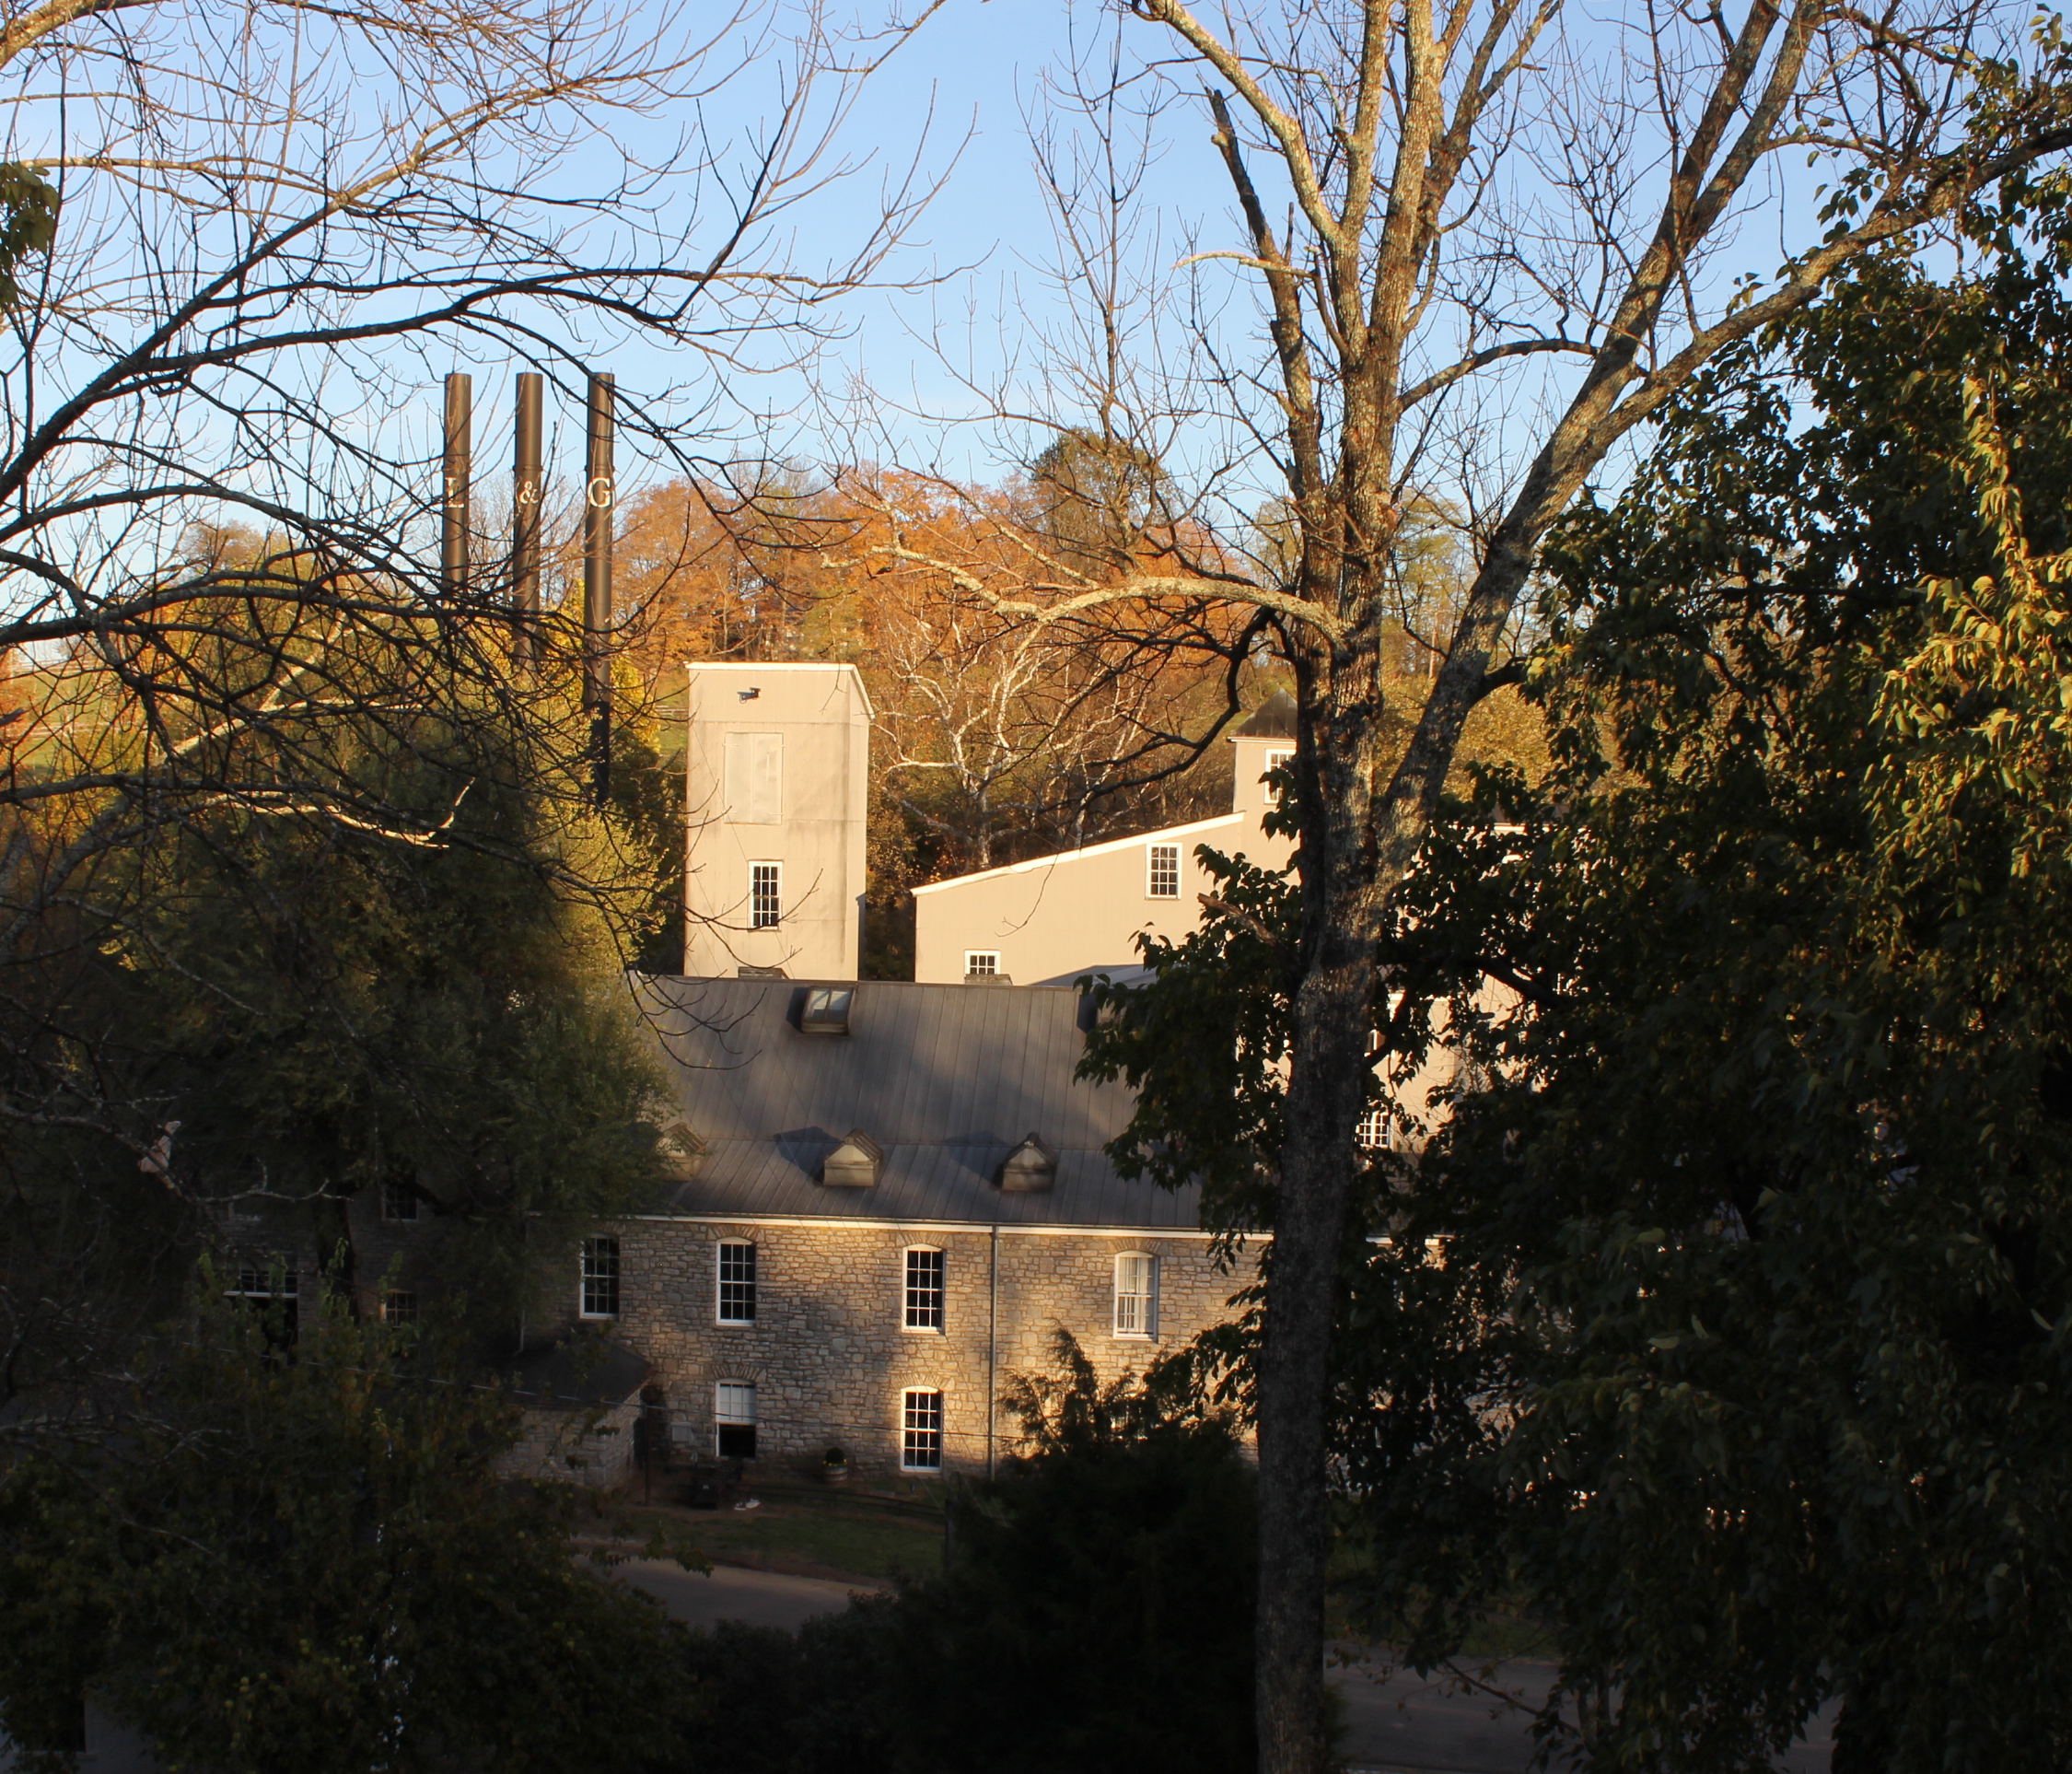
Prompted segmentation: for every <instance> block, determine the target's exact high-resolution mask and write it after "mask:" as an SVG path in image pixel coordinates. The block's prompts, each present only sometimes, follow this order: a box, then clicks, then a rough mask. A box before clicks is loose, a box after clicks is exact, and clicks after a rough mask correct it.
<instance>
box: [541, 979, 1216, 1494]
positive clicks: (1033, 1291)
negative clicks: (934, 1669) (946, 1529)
mask: <svg viewBox="0 0 2072 1774" xmlns="http://www.w3.org/2000/svg"><path fill="white" fill-rule="evenodd" d="M646 989H647V990H648V992H649V994H650V997H651V1008H652V1010H653V1012H654V1014H655V1016H656V1019H657V1022H658V1029H659V1032H660V1033H661V1037H662V1040H663V1043H664V1045H665V1047H666V1049H667V1051H668V1053H669V1059H670V1063H671V1068H672V1073H673V1077H674V1080H675V1086H676V1093H677V1109H678V1112H679V1117H680V1118H679V1119H678V1120H677V1122H676V1123H675V1125H674V1126H673V1127H672V1128H671V1130H670V1138H671V1142H672V1145H673V1148H674V1150H675V1152H676V1154H677V1160H676V1161H677V1166H678V1170H679V1173H680V1180H679V1181H677V1182H676V1184H675V1185H674V1186H673V1187H671V1188H670V1189H669V1192H668V1194H667V1196H666V1197H665V1198H663V1199H661V1200H659V1201H658V1202H656V1203H655V1204H654V1206H653V1207H652V1208H651V1209H650V1210H649V1211H647V1212H645V1213H641V1214H636V1215H634V1216H632V1217H630V1218H627V1219H624V1220H618V1221H614V1222H609V1223H605V1224H600V1225H599V1226H598V1227H597V1228H595V1229H594V1231H592V1233H591V1234H590V1236H588V1237H587V1238H585V1239H584V1240H583V1241H582V1243H581V1248H580V1249H572V1250H570V1251H568V1252H567V1253H566V1256H565V1275H566V1278H567V1291H566V1295H565V1298H566V1301H567V1314H566V1319H565V1323H564V1325H562V1326H561V1328H562V1329H563V1330H564V1331H568V1332H573V1331H577V1330H580V1329H581V1328H582V1327H583V1326H584V1325H592V1326H595V1327H596V1328H597V1329H598V1330H599V1331H600V1332H605V1333H606V1334H608V1335H609V1336H611V1337H612V1338H613V1339H615V1340H616V1342H617V1343H618V1344H619V1345H621V1346H622V1347H623V1348H625V1349H627V1350H629V1351H631V1352H633V1353H634V1355H636V1356H637V1357H639V1358H640V1359H641V1360H643V1361H644V1362H645V1363H646V1365H647V1367H648V1368H649V1369H651V1370H652V1373H651V1380H650V1383H651V1384H652V1385H654V1386H657V1387H658V1388H659V1389H660V1394H661V1395H662V1397H663V1398H665V1399H666V1403H667V1408H668V1411H669V1418H670V1424H671V1433H672V1437H673V1439H674V1441H675V1443H676V1446H677V1447H678V1449H679V1450H680V1452H681V1453H694V1454H700V1455H724V1456H730V1457H739V1458H742V1459H744V1460H753V1461H755V1462H758V1463H782V1464H785V1465H795V1464H796V1465H819V1464H820V1463H821V1460H822V1459H823V1458H824V1456H825V1453H826V1452H827V1450H829V1449H830V1448H840V1449H842V1450H843V1452H844V1454H845V1456H846V1458H847V1461H848V1463H849V1465H850V1466H851V1468H852V1469H853V1470H858V1471H862V1472H867V1473H877V1474H879V1475H885V1474H893V1473H905V1474H907V1475H910V1476H932V1475H936V1474H939V1473H947V1472H960V1471H961V1472H967V1473H972V1472H982V1471H984V1470H985V1469H987V1467H988V1465H990V1464H991V1463H993V1462H994V1461H995V1459H996V1458H997V1456H998V1455H999V1454H1000V1453H1004V1452H1006V1451H1007V1450H1008V1449H1010V1448H1011V1447H1012V1445H1013V1443H1014V1441H1015V1440H1016V1439H1017V1425H1015V1424H1013V1423H1011V1422H1007V1421H1005V1420H1003V1419H1002V1418H1001V1416H1000V1413H999V1409H998V1404H997V1400H998V1396H999V1394H1000V1390H1001V1388H1002V1385H1003V1384H1004V1383H1005V1381H1006V1379H1007V1376H1008V1375H1010V1374H1011V1373H1013V1372H1015V1371H1029V1370H1036V1369H1047V1368H1048V1367H1049V1365H1050V1362H1051V1352H1052V1342H1053V1336H1054V1333H1055V1331H1056V1329H1057V1328H1058V1327H1059V1326H1063V1327H1064V1328H1065V1329H1067V1330H1069V1331H1070V1332H1071V1333H1072V1334H1073V1336H1075V1337H1076V1338H1077V1340H1078V1342H1079V1344H1080V1347H1081V1348H1083V1349H1084V1350H1085V1351H1086V1353H1087V1354H1088V1357H1090V1358H1091V1360H1093V1362H1094V1365H1095V1367H1096V1369H1097V1370H1098V1371H1100V1374H1101V1375H1102V1376H1103V1378H1104V1379H1105V1378H1111V1377H1114V1376H1116V1375H1119V1374H1121V1373H1123V1372H1124V1371H1136V1372H1139V1373H1141V1372H1142V1371H1144V1370H1145V1369H1146V1367H1147V1366H1148V1364H1149V1363H1150V1362H1151V1361H1152V1360H1155V1359H1156V1358H1157V1357H1158V1355H1160V1354H1161V1353H1164V1352H1166V1351H1168V1350H1170V1349H1173V1348H1178V1347H1179V1346H1181V1345H1182V1344H1184V1343H1185V1342H1187V1341H1188V1340H1189V1339H1190V1338H1192V1337H1193V1336H1194V1335H1195V1333H1196V1332H1197V1331H1199V1330H1201V1329H1203V1328H1204V1327H1205V1326H1206V1325H1210V1324H1213V1323H1216V1322H1217V1321H1219V1320H1220V1319H1222V1318H1223V1317H1224V1316H1226V1315H1227V1313H1228V1303H1227V1302H1228V1299H1229V1297H1230V1295H1231V1294H1232V1293H1234V1292H1235V1291H1236V1290H1238V1289H1239V1288H1240V1287H1241V1286H1243V1285H1245V1283H1246V1282H1247V1281H1248V1280H1249V1279H1250V1278H1251V1267H1252V1262H1251V1257H1250V1256H1249V1255H1248V1256H1244V1257H1240V1259H1239V1263H1238V1266H1237V1268H1236V1269H1235V1270H1233V1269H1231V1268H1229V1267H1226V1266H1219V1265H1218V1264H1217V1262H1216V1260H1215V1258H1214V1255H1213V1254H1212V1251H1211V1241H1210V1239H1209V1237H1208V1235H1207V1234H1206V1233H1205V1232H1204V1231H1202V1230H1201V1227H1200V1221H1199V1201H1198V1196H1197V1193H1196V1192H1195V1191H1193V1190H1192V1189H1188V1190H1182V1191H1180V1192H1178V1193H1169V1192H1168V1191H1166V1190H1164V1189H1161V1188H1158V1186H1156V1185H1151V1184H1147V1183H1133V1182H1129V1181H1126V1180H1125V1179H1123V1177H1121V1176H1119V1175H1118V1174H1117V1173H1116V1172H1115V1169H1114V1166H1113V1164H1112V1162H1111V1161H1109V1159H1108V1158H1107V1156H1106V1155H1105V1154H1104V1153H1103V1151H1102V1150H1101V1148H1102V1146H1103V1145H1104V1144H1105V1143H1106V1142H1107V1141H1108V1140H1110V1139H1112V1138H1114V1136H1115V1135H1116V1134H1117V1133H1119V1132H1120V1131H1121V1130H1122V1128H1123V1125H1124V1124H1125V1122H1126V1121H1127V1120H1128V1117H1129V1114H1130V1096H1129V1093H1128V1091H1126V1090H1124V1089H1123V1088H1121V1087H1119V1086H1114V1085H1095V1084H1088V1083H1083V1082H1080V1081H1077V1080H1075V1079H1074V1077H1073V1071H1074V1068H1075V1067H1076V1066H1077V1061H1078V1058H1079V1055H1080V1052H1081V1051H1082V1047H1083V1045H1084V1039H1085V1035H1084V1017H1085V1014H1086V1012H1085V1010H1084V1008H1083V1000H1082V999H1081V998H1080V996H1079V994H1078V993H1077V992H1075V991H1071V990H1068V989H1041V988H1038V989H1031V988H1025V987H1011V986H1009V987H989V986H963V985H956V986H940V985H909V984H905V983H895V982H890V981H878V980H867V981H864V982H861V983H857V982H856V981H853V980H849V981H833V982H827V983H814V982H809V981H801V982H792V981H786V980H776V979H768V978H748V979H739V978H736V979H694V978H681V979H658V980H653V981H650V982H648V985H647V988H646Z"/></svg>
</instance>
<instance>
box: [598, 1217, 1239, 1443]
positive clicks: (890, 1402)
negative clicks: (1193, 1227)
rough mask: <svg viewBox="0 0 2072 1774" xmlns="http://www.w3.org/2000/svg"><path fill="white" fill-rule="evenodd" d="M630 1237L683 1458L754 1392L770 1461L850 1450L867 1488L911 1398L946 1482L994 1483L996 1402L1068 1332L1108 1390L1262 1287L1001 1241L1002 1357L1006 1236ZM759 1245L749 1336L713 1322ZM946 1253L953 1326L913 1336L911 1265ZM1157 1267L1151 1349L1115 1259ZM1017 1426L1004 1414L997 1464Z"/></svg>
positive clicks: (643, 1347)
mask: <svg viewBox="0 0 2072 1774" xmlns="http://www.w3.org/2000/svg"><path fill="white" fill-rule="evenodd" d="M612 1230H613V1231H616V1232H617V1234H618V1237H619V1271H620V1275H619V1288H620V1319H619V1333H618V1334H619V1336H620V1338H621V1340H622V1341H623V1342H624V1343H626V1344H627V1345H628V1346H629V1347H630V1348H634V1349H635V1350H637V1351H638V1352H639V1353H640V1354H641V1355H643V1356H645V1357H646V1359H647V1360H649V1361H651V1362H653V1363H654V1364H655V1366H656V1369H657V1370H658V1371H657V1373H656V1376H655V1377H656V1379H657V1381H658V1382H659V1383H661V1385H662V1386H663V1387H664V1388H665V1390H666V1391H667V1394H668V1398H669V1413H670V1417H671V1418H672V1421H673V1425H674V1440H675V1441H676V1443H677V1445H678V1447H679V1448H680V1449H681V1450H684V1451H695V1452H696V1453H701V1454H704V1455H707V1456H709V1455H710V1454H711V1453H714V1452H715V1450H716V1422H715V1387H716V1384H717V1383H720V1382H723V1381H731V1382H746V1383H751V1384H752V1385H753V1386H754V1387H755V1389H756V1415H757V1419H758V1420H757V1426H756V1427H757V1434H756V1455H757V1461H758V1464H761V1465H768V1464H770V1463H782V1464H784V1465H817V1464H818V1463H819V1461H820V1459H821V1455H822V1454H823V1453H825V1451H826V1450H827V1449H828V1448H830V1447H835V1446H839V1447H841V1448H842V1449H843V1450H844V1452H845V1453H847V1454H848V1456H849V1461H850V1464H851V1466H852V1469H854V1470H856V1472H858V1473H859V1474H875V1475H879V1476H882V1475H885V1474H889V1473H897V1472H899V1471H900V1470H901V1465H902V1458H901V1434H902V1423H901V1415H902V1394H903V1393H904V1392H905V1391H906V1390H907V1389H908V1388H909V1387H928V1388H934V1389H937V1390H939V1391H940V1392H941V1393H942V1395H943V1454H944V1459H943V1469H944V1470H945V1471H949V1472H957V1471H963V1472H978V1471H983V1470H984V1467H985V1463H986V1433H987V1425H986V1400H987V1394H988V1391H989V1390H992V1391H994V1392H995V1394H996V1393H997V1390H998V1388H999V1386H1000V1385H1001V1384H1003V1383H1005V1380H1006V1378H1007V1375H1008V1374H1010V1373H1011V1372H1013V1371H1017V1370H1022V1371H1030V1370H1043V1371H1048V1370H1049V1368H1050V1366H1051V1347H1050V1346H1051V1339H1052V1336H1053V1331H1054V1329H1055V1327H1056V1326H1058V1325H1064V1326H1065V1328H1067V1329H1069V1330H1070V1331H1071V1332H1072V1334H1073V1335H1074V1336H1076V1337H1077V1339H1078V1341H1079V1344H1080V1347H1081V1348H1083V1349H1084V1350H1085V1351H1086V1353H1087V1355H1088V1357H1089V1358H1090V1359H1091V1360H1092V1361H1093V1362H1094V1364H1095V1366H1096V1368H1097V1370H1098V1371H1100V1375H1101V1377H1102V1378H1103V1380H1107V1379H1110V1378H1112V1377H1114V1376H1116V1375H1119V1374H1121V1373H1122V1372H1123V1371H1124V1370H1135V1371H1137V1372H1142V1371H1144V1369H1145V1368H1146V1367H1147V1365H1148V1364H1149V1362H1150V1361H1151V1360H1154V1359H1155V1358H1156V1357H1157V1356H1158V1355H1159V1354H1161V1353H1163V1352H1165V1351H1168V1350H1170V1349H1173V1348H1177V1347H1179V1346H1180V1345H1182V1344H1183V1343H1185V1342H1187V1341H1188V1340H1189V1339H1191V1338H1192V1337H1193V1336H1194V1335H1195V1333H1196V1332H1198V1331H1200V1330H1202V1329H1204V1328H1205V1327H1206V1326H1207V1325H1210V1324H1213V1323H1216V1322H1217V1321H1219V1320H1221V1319H1223V1318H1225V1317H1227V1316H1228V1305H1227V1301H1228V1299H1229V1297H1230V1295H1231V1294H1232V1293H1234V1292H1236V1291H1237V1290H1238V1289H1239V1288H1240V1287H1242V1286H1244V1285H1246V1283H1247V1282H1249V1281H1250V1279H1251V1268H1252V1266H1251V1262H1250V1261H1249V1260H1248V1261H1246V1262H1244V1263H1243V1264H1242V1265H1241V1267H1240V1271H1238V1272H1234V1273H1218V1272H1217V1271H1216V1269H1215V1267H1214V1266H1212V1264H1211V1263H1210V1261H1209V1247H1208V1242H1207V1241H1206V1240H1205V1239H1203V1238H1199V1237H1192V1238H1183V1237H1172V1236H1165V1237H1155V1236H1142V1235H1138V1234H1135V1233H1127V1232H1117V1233H1106V1232H1087V1231H1071V1232H1052V1231H1043V1232H1040V1233H1038V1232H1031V1231H1023V1230H1019V1229H1010V1228H1002V1230H1001V1232H1000V1235H999V1240H998V1263H999V1278H998V1308H997V1313H998V1315H997V1327H996V1339H997V1358H996V1360H995V1363H994V1366H993V1371H992V1373H991V1375H990V1384H989V1374H988V1346H989V1340H990V1337H989V1333H992V1332H994V1325H995V1320H994V1318H993V1311H994V1308H993V1294H992V1264H993V1260H994V1246H993V1240H992V1237H991V1235H990V1232H989V1231H988V1229H987V1228H984V1227H973V1228H958V1229H950V1230H945V1229H942V1228H937V1227H929V1228H920V1227H916V1228H913V1229H911V1230H905V1229H900V1228H896V1227H889V1226H867V1225H866V1226H858V1225H842V1224H829V1225H809V1224H798V1223H786V1224H768V1223H760V1222H756V1221H752V1220H738V1221H731V1222H724V1223H717V1222H707V1221H689V1220H623V1221H620V1222H618V1224H617V1225H616V1226H615V1227H613V1228H612ZM727 1239H740V1240H746V1241H748V1242H751V1243H753V1244H754V1245H755V1246H756V1266H757V1277H756V1281H757V1302H756V1318H755V1323H754V1324H753V1325H721V1324H719V1323H718V1322H717V1277H716V1272H717V1265H718V1251H717V1246H718V1244H719V1243H720V1242H721V1241H722V1240H727ZM914 1245H925V1246H930V1247H933V1248H937V1249H939V1250H941V1251H942V1252H943V1253H944V1290H945V1312H944V1325H943V1328H942V1330H940V1331H939V1332H938V1331H910V1330H907V1329H904V1328H903V1327H902V1320H903V1315H904V1285H905V1253H906V1251H907V1249H908V1248H909V1247H910V1246H914ZM1133 1252H1134V1253H1142V1254H1145V1255H1152V1256H1156V1257H1157V1258H1158V1313H1157V1317H1156V1321H1155V1325H1154V1332H1155V1334H1154V1335H1152V1336H1116V1335H1115V1333H1114V1266H1115V1265H1114V1259H1115V1258H1116V1257H1117V1256H1118V1255H1123V1254H1124V1253H1133ZM1015 1430H1016V1425H1015V1424H1014V1423H1013V1422H1012V1421H1011V1420H1009V1419H1008V1418H1007V1415H1006V1414H1005V1413H1004V1412H996V1413H995V1435H996V1437H997V1445H998V1448H999V1450H1000V1452H1003V1453H1005V1452H1008V1451H1010V1450H1011V1448H1012V1446H1013V1442H1014V1439H1015Z"/></svg>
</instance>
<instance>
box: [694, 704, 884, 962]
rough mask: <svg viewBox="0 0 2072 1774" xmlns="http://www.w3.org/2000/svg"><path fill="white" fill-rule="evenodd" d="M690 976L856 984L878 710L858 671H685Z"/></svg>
mask: <svg viewBox="0 0 2072 1774" xmlns="http://www.w3.org/2000/svg"><path fill="white" fill-rule="evenodd" d="M685 669H686V671H687V672H688V674H689V678H690V684H689V688H688V690H687V693H686V694H687V698H688V707H687V718H688V723H689V726H688V745H687V749H686V760H685V774H686V783H685V790H686V794H687V796H688V807H689V811H690V822H691V838H690V845H689V848H688V855H687V857H686V860H685V871H684V882H683V899H684V910H685V913H686V915H687V916H686V917H685V934H684V945H683V971H684V972H685V973H686V974H691V975H705V976H708V977H710V976H717V975H733V974H737V973H739V972H741V971H742V970H744V969H746V970H748V971H750V972H755V973H767V972H782V973H784V974H786V975H790V976H792V977H794V978H814V979H854V978H856V971H857V964H858V960H859V957H860V956H861V954H862V951H863V913H864V814H865V809H866V808H867V805H868V802H869V778H870V723H871V714H872V711H871V706H870V697H869V695H868V694H867V692H866V691H865V689H864V683H863V677H862V674H861V673H859V672H858V671H857V670H856V667H855V666H853V665H821V664H781V665H777V664H736V663H727V664H706V663H695V664H693V665H690V666H688V667H686V668H685Z"/></svg>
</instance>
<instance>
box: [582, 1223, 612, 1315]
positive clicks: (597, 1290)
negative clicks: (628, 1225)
mask: <svg viewBox="0 0 2072 1774" xmlns="http://www.w3.org/2000/svg"><path fill="white" fill-rule="evenodd" d="M618 1315H619V1241H618V1240H617V1239H616V1238H586V1239H585V1240H584V1241H583V1316H584V1317H585V1318H616V1317H618Z"/></svg>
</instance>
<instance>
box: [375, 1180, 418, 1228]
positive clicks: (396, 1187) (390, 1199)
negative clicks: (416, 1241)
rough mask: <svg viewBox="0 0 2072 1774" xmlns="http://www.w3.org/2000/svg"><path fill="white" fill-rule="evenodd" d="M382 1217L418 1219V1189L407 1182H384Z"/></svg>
mask: <svg viewBox="0 0 2072 1774" xmlns="http://www.w3.org/2000/svg"><path fill="white" fill-rule="evenodd" d="M381 1217H382V1219H384V1220H414V1219H416V1218H417V1191H416V1190H415V1189H413V1188H412V1187H411V1186H410V1185H409V1184H407V1183H384V1184H383V1185H381Z"/></svg>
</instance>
